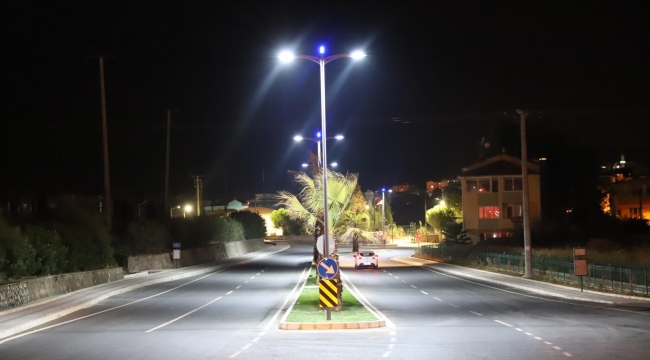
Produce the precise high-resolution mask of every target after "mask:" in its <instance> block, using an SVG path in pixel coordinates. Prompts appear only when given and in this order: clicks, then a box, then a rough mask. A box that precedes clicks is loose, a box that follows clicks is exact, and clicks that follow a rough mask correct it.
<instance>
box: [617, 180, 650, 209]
mask: <svg viewBox="0 0 650 360" xmlns="http://www.w3.org/2000/svg"><path fill="white" fill-rule="evenodd" d="M649 188H650V177H641V178H627V179H625V180H621V181H617V182H615V183H613V184H611V185H610V186H609V206H610V212H611V214H612V215H613V216H616V217H617V218H620V219H650V194H648V189H649Z"/></svg>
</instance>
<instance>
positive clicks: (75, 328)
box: [0, 245, 650, 360]
mask: <svg viewBox="0 0 650 360" xmlns="http://www.w3.org/2000/svg"><path fill="white" fill-rule="evenodd" d="M412 251H413V250H412V249H411V250H409V249H393V250H386V251H381V250H380V251H378V253H379V254H380V268H379V269H359V270H355V269H354V268H353V264H352V257H351V256H350V255H343V256H342V257H341V268H342V270H343V274H344V277H345V279H346V284H347V286H349V287H352V288H356V289H358V291H359V292H360V293H361V294H362V295H363V297H364V298H365V299H366V300H367V301H368V302H369V303H370V304H371V306H372V307H374V308H375V309H376V310H377V311H378V312H380V313H381V314H383V315H384V316H386V317H387V319H388V320H389V321H388V327H386V328H380V329H367V330H327V331H288V330H279V329H278V322H279V320H280V318H281V316H282V315H283V314H284V310H286V308H287V307H288V306H289V305H290V303H289V302H288V300H289V295H290V294H291V292H292V291H293V290H294V289H296V287H297V285H298V283H299V279H300V276H301V274H302V273H303V271H305V270H306V269H307V268H308V265H309V262H310V260H311V247H310V246H304V245H292V247H291V248H290V249H289V250H287V251H284V252H281V253H278V254H275V255H272V256H269V257H267V258H264V259H261V260H259V261H256V262H251V263H248V264H244V265H240V266H236V267H233V268H230V269H226V270H223V271H221V272H217V273H212V274H208V275H202V276H197V277H195V278H186V279H183V280H178V281H174V282H168V283H163V284H158V285H154V286H149V287H146V288H142V289H139V290H135V291H132V292H129V293H126V294H123V295H120V296H115V297H113V298H110V299H107V300H106V301H104V302H102V303H100V304H98V305H96V306H93V307H90V308H88V309H85V310H83V311H79V312H76V313H74V314H71V315H69V316H67V317H65V318H62V319H59V320H57V321H56V322H52V323H48V324H46V325H43V326H41V327H40V328H39V329H36V330H37V331H35V332H31V333H28V334H26V335H24V336H22V337H18V338H15V339H11V340H9V341H5V342H2V341H0V359H3V360H4V359H228V358H236V359H319V360H326V359H337V360H338V359H362V358H368V359H377V358H393V359H566V358H569V357H574V358H582V359H614V358H616V359H646V358H648V354H649V353H650V305H649V306H647V307H641V308H640V307H635V308H628V307H625V306H607V305H599V304H598V305H597V304H593V303H581V302H576V301H569V300H563V299H554V298H550V297H544V296H539V295H536V294H532V293H531V294H529V293H526V292H524V291H521V290H512V289H507V288H504V287H502V286H495V285H493V284H490V283H482V282H480V281H476V280H467V279H462V278H459V277H456V276H449V275H447V274H444V273H440V272H436V270H435V268H434V269H431V270H427V269H424V268H420V267H411V266H407V265H404V264H402V263H399V262H395V261H392V260H390V259H391V258H392V257H395V256H403V255H407V254H410V253H412ZM323 316H324V315H323Z"/></svg>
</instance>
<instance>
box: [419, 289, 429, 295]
mask: <svg viewBox="0 0 650 360" xmlns="http://www.w3.org/2000/svg"><path fill="white" fill-rule="evenodd" d="M420 292H421V293H423V294H424V295H429V294H427V293H425V292H424V291H422V290H420Z"/></svg>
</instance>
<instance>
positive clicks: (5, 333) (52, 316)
mask: <svg viewBox="0 0 650 360" xmlns="http://www.w3.org/2000/svg"><path fill="white" fill-rule="evenodd" d="M288 248H290V246H289V245H284V246H282V247H281V248H280V249H275V250H273V251H270V252H268V253H265V254H264V255H263V256H260V257H257V258H254V259H250V260H246V261H241V262H237V263H234V264H232V265H228V266H225V265H215V266H210V267H207V268H204V269H200V270H194V271H188V272H184V273H182V274H176V275H171V276H167V277H161V278H158V279H152V280H149V281H146V282H143V283H139V284H133V285H130V286H127V287H124V288H121V289H115V290H110V291H106V292H104V293H100V294H99V295H98V296H96V297H94V298H93V299H91V300H88V301H86V302H83V303H81V304H78V305H75V306H71V307H69V308H66V309H63V310H59V311H56V312H53V313H49V314H46V315H43V316H40V317H38V318H36V319H32V320H29V321H26V322H24V323H22V324H20V325H18V326H14V327H12V328H9V329H5V330H2V331H0V339H4V338H6V337H9V336H12V335H15V334H17V333H20V332H23V331H26V330H29V329H31V328H34V327H36V326H39V325H43V324H45V323H48V322H50V321H53V320H56V319H58V318H60V317H63V316H66V315H69V314H71V313H73V312H76V311H79V310H82V309H85V308H88V307H90V306H92V305H95V304H97V303H98V302H100V301H102V300H105V299H107V298H109V297H112V296H115V295H119V294H123V293H126V292H129V291H132V290H136V289H139V288H142V287H145V286H149V285H154V284H159V283H163V282H169V281H174V280H179V279H184V278H188V277H192V276H196V275H201V274H205V273H209V272H214V271H215V270H225V269H228V268H230V267H233V266H236V265H241V264H246V263H249V262H251V261H257V260H260V259H263V258H265V257H267V256H270V255H273V254H276V253H279V252H281V251H285V250H287V249H288ZM222 268H223V269H222ZM86 289H90V288H86ZM73 293H74V292H72V293H69V294H65V295H67V296H69V295H70V294H73Z"/></svg>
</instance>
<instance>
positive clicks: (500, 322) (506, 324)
mask: <svg viewBox="0 0 650 360" xmlns="http://www.w3.org/2000/svg"><path fill="white" fill-rule="evenodd" d="M494 321H496V322H498V323H499V324H501V325H505V326H507V327H513V326H512V325H510V324H508V323H504V322H503V321H499V320H494Z"/></svg>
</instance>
